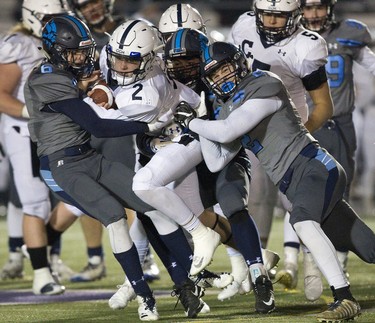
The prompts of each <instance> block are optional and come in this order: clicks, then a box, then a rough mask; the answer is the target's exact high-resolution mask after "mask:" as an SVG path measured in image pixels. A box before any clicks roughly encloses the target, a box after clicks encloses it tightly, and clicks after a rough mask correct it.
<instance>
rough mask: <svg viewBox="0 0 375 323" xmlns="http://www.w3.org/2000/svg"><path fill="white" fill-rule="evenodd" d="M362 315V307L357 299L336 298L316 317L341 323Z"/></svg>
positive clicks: (333, 322) (321, 320)
mask: <svg viewBox="0 0 375 323" xmlns="http://www.w3.org/2000/svg"><path fill="white" fill-rule="evenodd" d="M359 315H361V307H360V306H359V304H358V302H357V301H356V300H354V299H353V300H349V299H344V300H336V301H335V302H334V303H332V304H330V305H329V307H328V309H327V310H326V311H324V312H322V313H319V314H318V315H317V316H316V318H317V320H318V322H326V323H340V322H345V321H350V320H354V319H355V318H357V317H358V316H359Z"/></svg>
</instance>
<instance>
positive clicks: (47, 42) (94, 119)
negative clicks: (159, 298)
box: [24, 15, 165, 321]
mask: <svg viewBox="0 0 375 323" xmlns="http://www.w3.org/2000/svg"><path fill="white" fill-rule="evenodd" d="M42 43H43V50H44V52H45V53H46V58H47V59H46V60H45V61H43V62H42V63H41V64H40V65H38V66H37V67H36V68H35V69H34V70H33V71H32V72H31V74H30V76H29V78H28V81H27V82H26V84H25V89H24V93H25V100H26V104H27V110H28V112H29V114H30V120H29V129H30V135H31V138H32V140H33V141H34V142H36V143H37V146H38V149H37V154H38V156H39V158H40V161H41V175H42V177H43V179H44V180H45V182H46V183H48V185H49V187H50V188H51V189H52V190H53V191H54V192H55V193H56V195H57V196H58V197H59V198H60V199H62V200H63V201H65V202H68V203H70V204H72V205H74V206H76V207H78V208H79V209H80V210H81V211H83V212H84V213H85V214H88V215H90V216H93V217H94V218H96V219H98V220H99V221H100V222H101V223H102V224H103V225H104V226H105V227H106V228H107V229H108V233H109V238H110V244H111V247H112V251H113V254H114V256H115V258H116V259H117V261H118V262H119V264H120V265H121V267H122V268H123V269H124V272H125V271H126V275H127V277H128V278H129V281H131V283H132V287H133V289H134V291H135V293H136V295H137V299H138V303H139V308H138V313H139V317H140V319H141V320H148V321H150V320H157V319H158V317H159V315H158V313H157V309H156V304H155V298H154V296H153V294H152V291H151V290H150V288H149V286H148V285H147V283H146V282H145V280H144V277H143V272H142V268H141V265H140V262H139V258H138V253H137V250H136V248H135V246H134V244H133V242H132V240H131V238H130V236H129V230H128V225H127V222H126V213H125V209H124V207H129V208H131V209H135V210H138V211H141V212H143V213H147V212H149V211H152V209H151V208H150V207H149V206H148V205H146V204H145V203H143V202H142V201H141V200H139V199H138V198H137V197H136V196H135V195H134V193H133V191H132V189H131V186H130V182H129V178H131V176H132V175H133V173H134V170H132V169H129V168H128V167H127V166H126V165H124V164H121V163H117V162H110V161H108V160H106V159H105V158H103V156H102V155H100V154H98V153H97V152H96V151H95V150H94V149H93V148H92V147H91V146H90V144H89V141H90V135H91V134H93V135H95V136H97V137H113V136H126V135H131V134H135V133H141V132H148V131H156V130H157V129H161V128H162V127H163V126H164V125H165V123H163V122H160V121H159V120H157V121H156V122H154V123H149V124H146V123H143V122H132V121H128V120H127V118H126V117H124V116H123V115H122V114H121V113H117V116H113V113H115V114H116V110H112V111H109V110H106V109H103V108H102V107H100V106H97V105H96V104H95V103H94V102H93V101H92V99H90V98H86V99H85V100H82V97H81V93H82V92H81V91H85V90H86V87H87V86H88V85H89V84H90V82H93V81H96V80H97V79H98V74H93V70H94V56H95V41H94V39H93V38H92V36H91V33H90V31H89V29H88V28H87V26H86V25H85V24H84V23H83V22H82V21H81V20H79V19H78V18H75V17H72V16H68V15H63V16H61V17H54V18H53V19H51V20H50V21H49V22H48V23H47V24H46V25H45V26H44V28H43V33H42ZM55 229H56V228H55ZM55 231H56V232H58V230H55Z"/></svg>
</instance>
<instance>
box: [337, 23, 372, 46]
mask: <svg viewBox="0 0 375 323" xmlns="http://www.w3.org/2000/svg"><path fill="white" fill-rule="evenodd" d="M338 30H339V36H338V37H337V41H338V42H339V43H340V44H341V45H343V46H349V47H363V46H367V45H368V44H369V43H370V42H371V40H372V38H371V34H370V31H369V29H368V28H367V26H366V25H365V24H364V23H362V22H360V21H358V20H354V19H347V20H345V21H343V22H342V23H341V24H340V25H339V26H338Z"/></svg>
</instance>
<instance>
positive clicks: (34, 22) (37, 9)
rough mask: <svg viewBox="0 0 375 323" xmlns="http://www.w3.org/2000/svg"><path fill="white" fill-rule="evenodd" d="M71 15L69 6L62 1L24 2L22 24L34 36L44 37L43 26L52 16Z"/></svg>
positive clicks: (36, 0) (28, 0)
mask: <svg viewBox="0 0 375 323" xmlns="http://www.w3.org/2000/svg"><path fill="white" fill-rule="evenodd" d="M67 13H70V12H69V11H68V5H67V3H66V2H65V1H62V0H23V3H22V22H23V24H24V25H25V27H26V28H27V29H29V30H30V31H31V32H32V34H33V35H34V36H36V37H38V38H41V37H42V29H43V26H44V25H45V24H46V23H47V22H48V20H49V18H51V16H52V15H62V14H67Z"/></svg>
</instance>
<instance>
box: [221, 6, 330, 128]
mask: <svg viewBox="0 0 375 323" xmlns="http://www.w3.org/2000/svg"><path fill="white" fill-rule="evenodd" d="M228 41H229V42H231V43H233V44H235V45H237V46H240V48H241V49H242V50H243V51H244V53H245V55H246V57H247V59H248V60H249V62H250V64H251V66H252V69H253V70H255V69H257V68H258V69H262V70H268V71H271V72H273V73H275V74H276V75H278V76H279V77H280V78H281V79H282V81H283V82H284V84H285V86H286V88H287V89H288V91H289V93H290V96H291V98H292V100H293V102H294V104H295V105H296V108H297V110H298V112H299V113H300V115H301V118H302V120H303V122H306V121H307V117H308V108H307V104H306V95H305V88H304V85H303V83H302V79H303V78H304V77H305V76H307V75H310V74H311V73H313V72H314V71H316V70H318V69H319V68H320V67H321V66H324V65H325V64H326V62H327V55H328V51H327V45H326V42H325V40H324V39H323V38H322V37H321V36H320V35H319V34H317V33H315V32H312V31H308V30H306V29H305V28H303V27H299V28H298V29H297V30H296V32H295V33H293V35H291V36H290V37H288V38H286V39H283V40H282V41H280V42H278V43H276V44H273V45H267V44H266V43H264V44H263V43H262V41H261V38H260V36H259V34H258V32H257V28H256V19H255V15H254V13H253V12H246V13H244V14H242V15H241V16H240V17H239V18H238V20H237V21H236V23H235V24H234V25H233V27H232V29H231V31H230V33H229V38H228Z"/></svg>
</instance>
